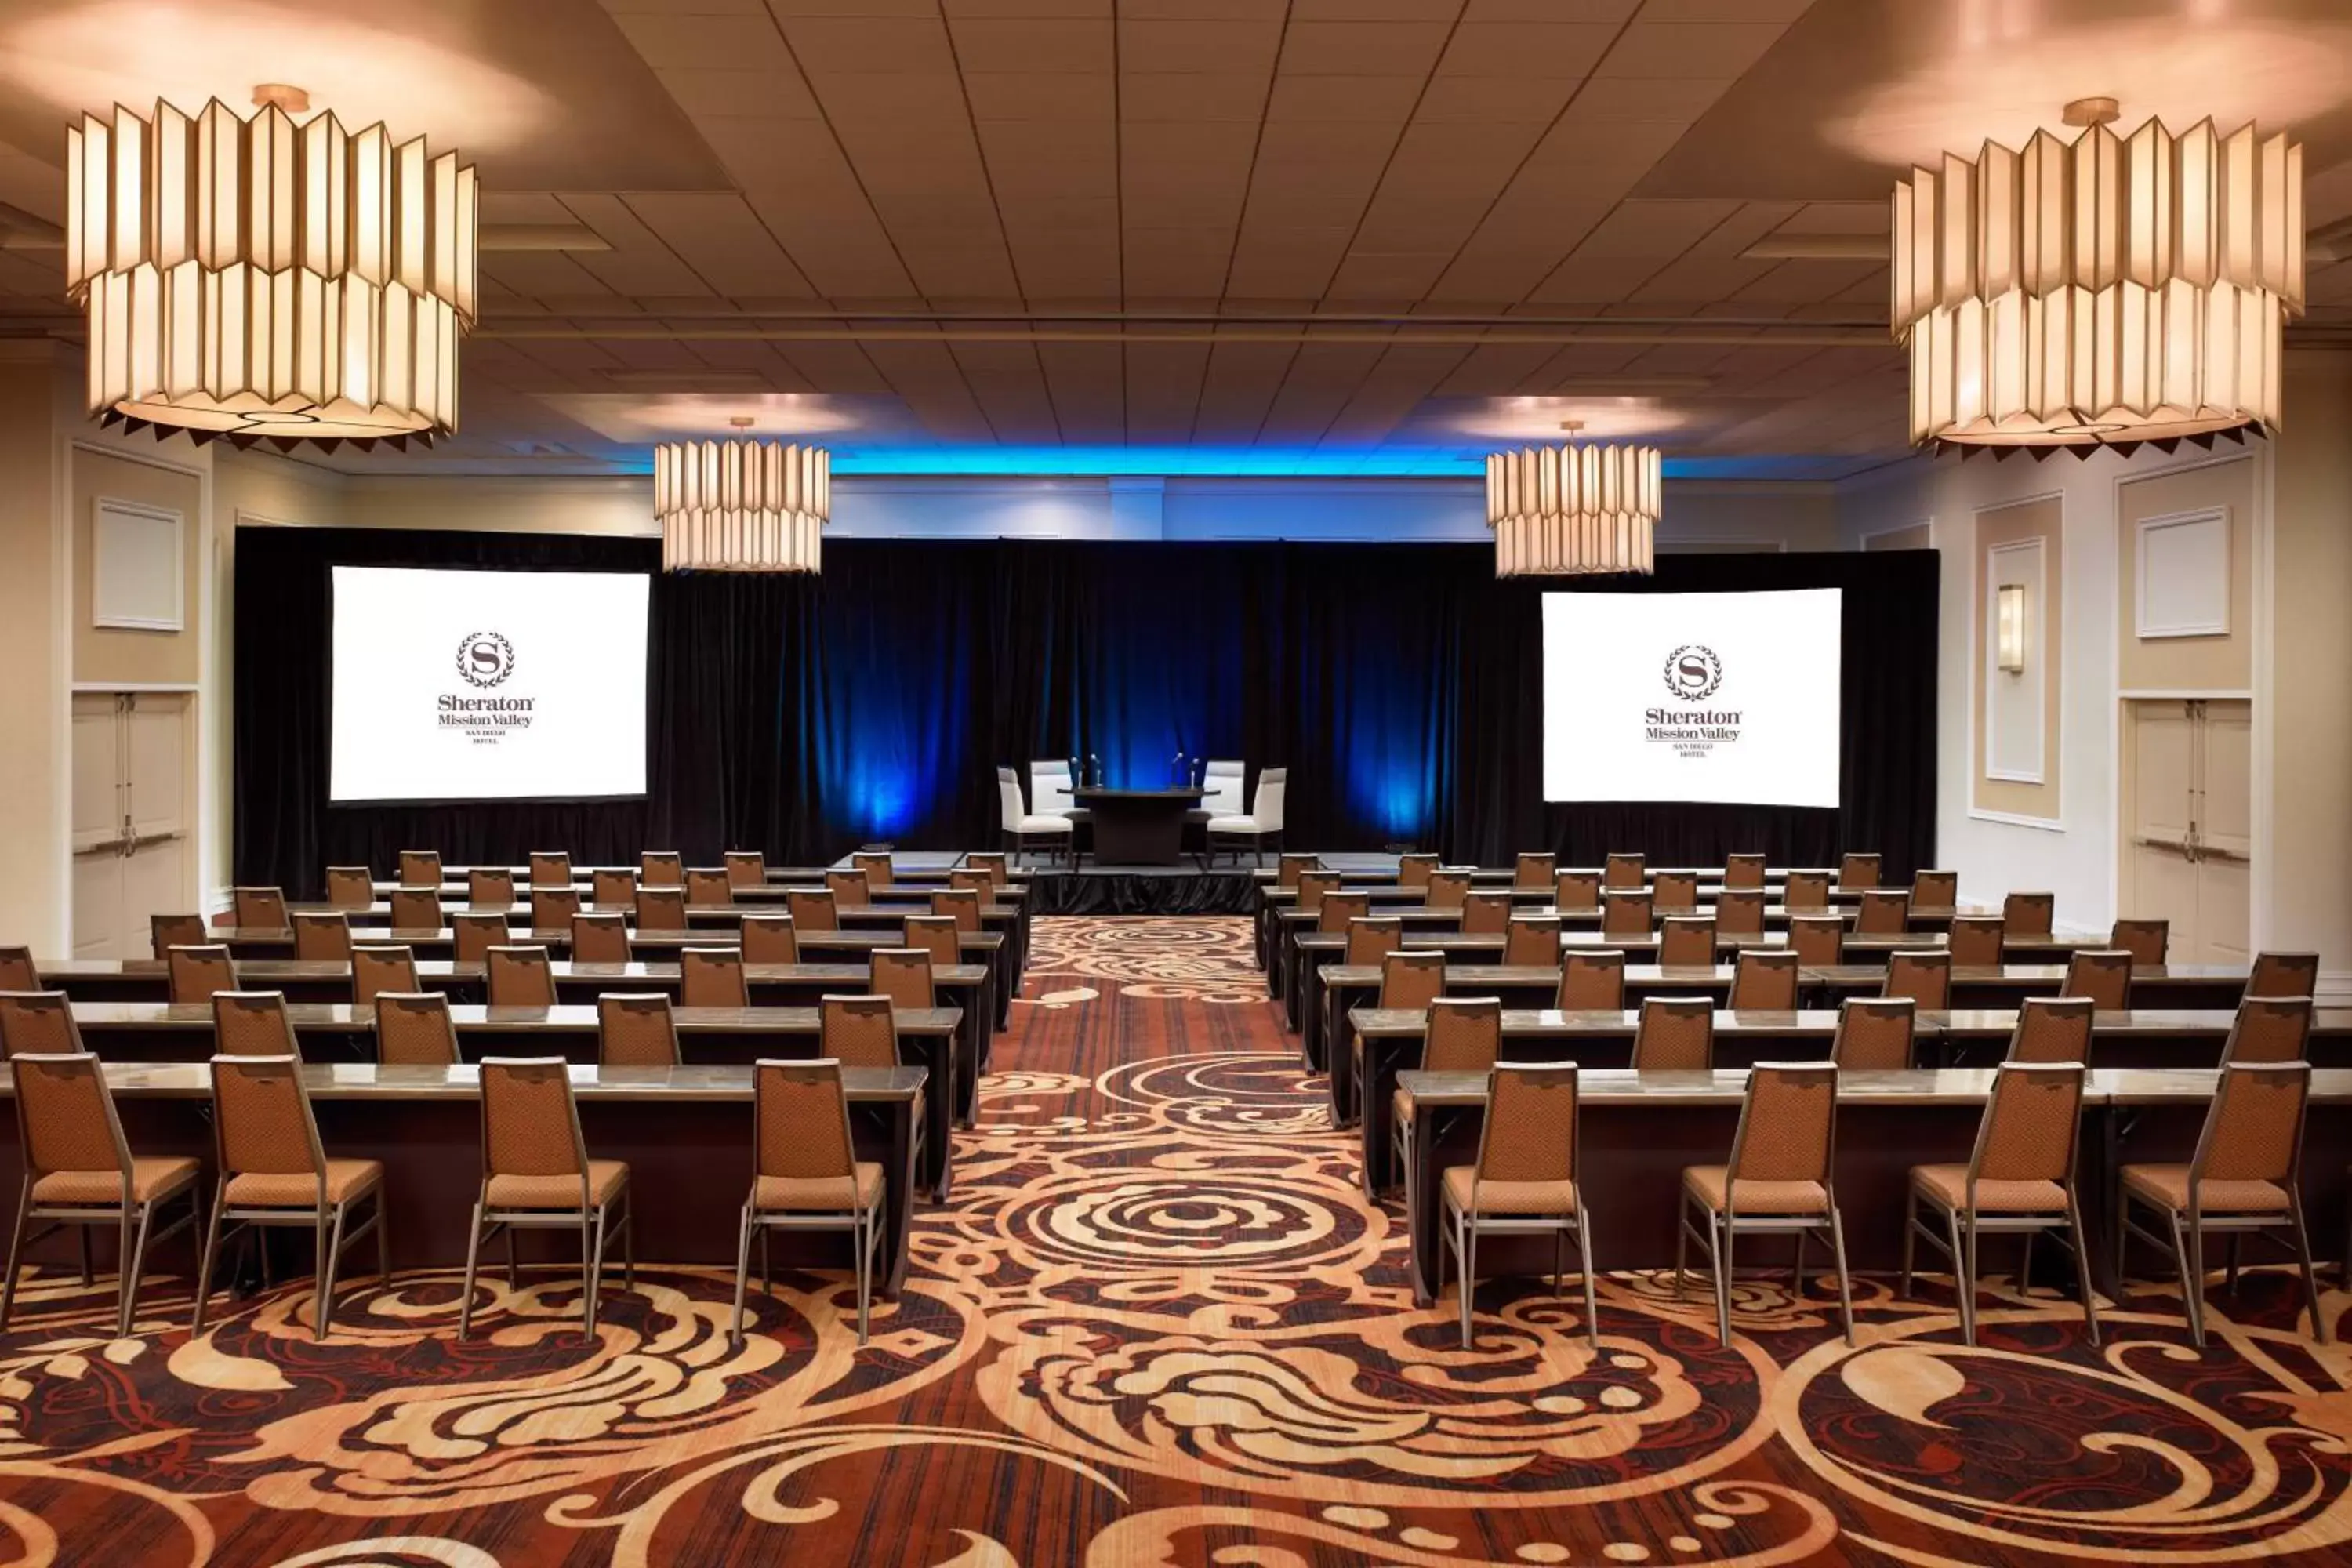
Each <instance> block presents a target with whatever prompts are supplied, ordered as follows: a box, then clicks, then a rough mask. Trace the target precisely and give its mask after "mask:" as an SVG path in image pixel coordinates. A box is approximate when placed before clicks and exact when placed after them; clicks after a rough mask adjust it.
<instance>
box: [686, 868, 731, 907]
mask: <svg viewBox="0 0 2352 1568" xmlns="http://www.w3.org/2000/svg"><path fill="white" fill-rule="evenodd" d="M686 901H687V902H688V903H689V904H731V903H733V902H734V901H735V884H734V882H733V881H732V880H731V879H730V878H729V877H728V875H727V872H726V870H725V869H724V868H715V867H697V868H694V869H692V870H689V871H688V872H687V874H686Z"/></svg>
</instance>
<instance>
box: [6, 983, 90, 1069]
mask: <svg viewBox="0 0 2352 1568" xmlns="http://www.w3.org/2000/svg"><path fill="white" fill-rule="evenodd" d="M84 1048H85V1047H83V1045H82V1043H81V1027H80V1026H79V1025H78V1024H76V1023H75V1022H74V1016H73V1003H72V1002H71V1001H70V1000H69V999H68V997H67V995H66V994H65V993H64V992H62V991H7V992H0V1056H8V1057H70V1056H78V1055H79V1054H80V1053H81V1052H82V1050H83V1049H84Z"/></svg>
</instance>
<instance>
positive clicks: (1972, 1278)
mask: <svg viewBox="0 0 2352 1568" xmlns="http://www.w3.org/2000/svg"><path fill="white" fill-rule="evenodd" d="M1977 1218H1978V1215H1977V1212H1976V1211H1975V1210H1974V1209H1970V1210H1969V1212H1968V1213H1967V1214H1966V1215H1962V1216H1961V1219H1960V1234H1961V1236H1962V1237H1965V1238H1966V1240H1967V1242H1968V1247H1969V1343H1970V1344H1974V1343H1976V1316H1977V1281H1978V1280H1979V1279H1983V1278H1984V1275H1983V1274H1982V1273H1980V1272H1979V1270H1978V1268H1977V1236H1978V1234H1979V1233H1978V1230H1977Z"/></svg>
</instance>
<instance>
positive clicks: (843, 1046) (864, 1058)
mask: <svg viewBox="0 0 2352 1568" xmlns="http://www.w3.org/2000/svg"><path fill="white" fill-rule="evenodd" d="M817 1022H818V1030H819V1039H818V1048H819V1049H821V1050H822V1051H824V1054H825V1055H826V1056H829V1057H831V1058H834V1059H835V1060H836V1061H838V1062H840V1063H841V1064H842V1065H843V1066H844V1067H853V1068H894V1067H897V1066H898V1009H896V1008H895V1007H893V1006H892V1005H890V998H888V997H887V996H822V997H819V998H818V999H817Z"/></svg>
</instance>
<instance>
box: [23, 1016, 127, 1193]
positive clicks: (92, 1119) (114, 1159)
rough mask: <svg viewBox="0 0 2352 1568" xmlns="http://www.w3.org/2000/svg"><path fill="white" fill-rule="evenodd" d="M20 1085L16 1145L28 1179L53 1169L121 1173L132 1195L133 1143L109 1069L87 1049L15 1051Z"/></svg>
mask: <svg viewBox="0 0 2352 1568" xmlns="http://www.w3.org/2000/svg"><path fill="white" fill-rule="evenodd" d="M8 1075H9V1077H10V1078H11V1079H14V1080H15V1084H16V1131H17V1147H18V1148H19V1149H21V1150H22V1151H23V1152H24V1163H25V1174H26V1178H27V1179H31V1178H35V1177H39V1176H45V1175H47V1174H48V1173H50V1172H52V1171H119V1172H121V1174H122V1191H121V1197H120V1198H119V1199H118V1200H117V1201H118V1202H121V1203H122V1204H123V1205H124V1206H126V1207H128V1206H129V1203H130V1198H131V1193H130V1184H131V1145H130V1143H129V1142H126V1141H125V1140H124V1138H123V1136H122V1122H121V1119H120V1118H118V1117H117V1116H116V1115H115V1113H114V1096H113V1094H112V1092H111V1091H110V1090H109V1089H107V1087H106V1072H105V1069H104V1068H102V1067H100V1064H99V1059H98V1058H96V1057H94V1056H92V1055H90V1054H89V1052H88V1051H65V1052H54V1053H52V1052H42V1053H39V1054H28V1055H24V1056H16V1055H11V1056H10V1057H9V1058H8Z"/></svg>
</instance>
